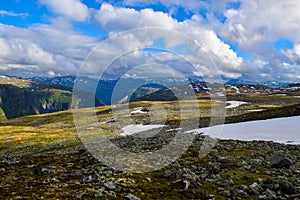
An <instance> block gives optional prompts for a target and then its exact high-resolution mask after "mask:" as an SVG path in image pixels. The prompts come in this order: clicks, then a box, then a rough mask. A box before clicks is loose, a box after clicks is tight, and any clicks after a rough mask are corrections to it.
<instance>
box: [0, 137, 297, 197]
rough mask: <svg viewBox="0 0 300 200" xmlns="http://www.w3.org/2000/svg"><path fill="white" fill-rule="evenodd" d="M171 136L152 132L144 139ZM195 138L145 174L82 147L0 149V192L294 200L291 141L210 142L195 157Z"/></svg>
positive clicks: (2, 194)
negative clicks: (203, 152)
mask: <svg viewBox="0 0 300 200" xmlns="http://www.w3.org/2000/svg"><path fill="white" fill-rule="evenodd" d="M171 136H172V134H171V133H170V134H167V135H165V136H164V137H162V136H159V137H153V140H154V141H155V142H154V143H152V144H155V145H158V143H159V142H157V141H158V138H160V141H162V142H163V141H166V140H165V139H167V138H168V137H171ZM203 137H204V136H201V135H198V136H197V137H196V138H195V140H194V142H193V144H192V145H191V147H190V148H189V149H188V151H187V152H186V153H185V154H184V155H182V156H181V157H180V158H179V159H178V160H177V161H175V162H174V163H172V164H171V165H169V166H167V167H165V168H163V169H161V170H159V171H154V172H149V173H125V172H121V171H116V170H114V169H113V168H111V167H107V166H105V165H103V164H102V163H101V162H99V161H97V160H96V159H95V158H93V157H92V155H91V154H90V153H89V152H88V151H86V149H85V148H84V147H83V146H76V147H71V148H68V149H64V150H60V151H58V150H54V151H47V152H40V153H35V154H30V155H29V154H27V155H22V156H20V155H19V156H18V155H1V157H0V175H1V178H0V198H1V199H96V198H97V199H128V200H138V199H294V200H296V199H300V151H299V150H300V146H299V145H284V144H278V143H273V142H264V141H253V142H243V141H233V140H227V141H218V142H217V143H216V145H215V146H214V148H213V149H212V150H211V151H210V153H209V154H208V155H207V156H205V157H204V158H201V155H200V152H201V151H200V150H201V144H202V142H203ZM156 140H157V141H156ZM130 141H132V138H131V137H125V138H118V139H116V140H115V141H114V142H115V143H116V144H118V145H121V144H126V146H127V148H128V149H129V150H137V149H136V148H137V146H138V145H136V143H133V142H130ZM155 145H154V146H155ZM154 146H152V147H149V148H148V150H149V149H152V148H154ZM138 151H141V148H140V149H138Z"/></svg>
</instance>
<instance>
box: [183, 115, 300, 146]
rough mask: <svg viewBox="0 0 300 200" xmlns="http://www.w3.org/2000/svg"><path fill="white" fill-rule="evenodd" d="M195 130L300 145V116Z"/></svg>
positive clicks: (216, 136) (231, 136)
mask: <svg viewBox="0 0 300 200" xmlns="http://www.w3.org/2000/svg"><path fill="white" fill-rule="evenodd" d="M193 131H194V132H195V133H198V134H199V133H203V134H205V135H209V136H211V137H213V138H219V139H234V140H244V141H252V140H265V141H274V142H278V143H284V144H297V145H299V144H300V116H297V117H286V118H275V119H268V120H259V121H249V122H241V123H235V124H224V125H223V129H222V126H221V125H218V126H214V127H208V128H201V129H196V130H193ZM188 132H192V131H188Z"/></svg>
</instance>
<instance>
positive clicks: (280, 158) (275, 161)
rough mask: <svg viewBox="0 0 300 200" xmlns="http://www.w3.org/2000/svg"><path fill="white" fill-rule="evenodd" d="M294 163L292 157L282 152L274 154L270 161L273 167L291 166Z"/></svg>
mask: <svg viewBox="0 0 300 200" xmlns="http://www.w3.org/2000/svg"><path fill="white" fill-rule="evenodd" d="M292 164H293V163H292V161H291V160H290V159H288V158H287V157H286V156H284V155H281V154H278V155H275V156H273V157H272V158H271V161H270V166H271V167H273V168H283V167H285V168H289V167H290V166H291V165H292Z"/></svg>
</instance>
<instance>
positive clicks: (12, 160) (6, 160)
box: [2, 157, 21, 165]
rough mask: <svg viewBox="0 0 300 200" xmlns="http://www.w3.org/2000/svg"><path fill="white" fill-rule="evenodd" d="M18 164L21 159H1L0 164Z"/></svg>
mask: <svg viewBox="0 0 300 200" xmlns="http://www.w3.org/2000/svg"><path fill="white" fill-rule="evenodd" d="M20 162H21V159H20V158H18V157H5V158H3V159H2V163H4V164H9V165H13V164H18V163H20Z"/></svg>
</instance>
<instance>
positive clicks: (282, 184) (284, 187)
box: [279, 180, 295, 194]
mask: <svg viewBox="0 0 300 200" xmlns="http://www.w3.org/2000/svg"><path fill="white" fill-rule="evenodd" d="M279 190H281V191H282V192H284V193H285V194H293V193H294V191H295V187H294V186H293V184H291V183H290V182H288V181H286V180H280V181H279Z"/></svg>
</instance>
